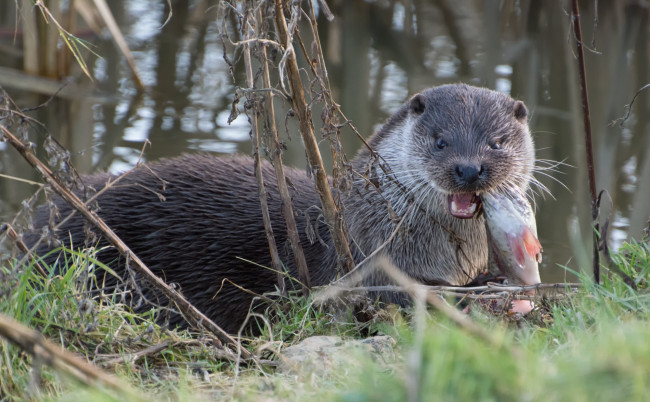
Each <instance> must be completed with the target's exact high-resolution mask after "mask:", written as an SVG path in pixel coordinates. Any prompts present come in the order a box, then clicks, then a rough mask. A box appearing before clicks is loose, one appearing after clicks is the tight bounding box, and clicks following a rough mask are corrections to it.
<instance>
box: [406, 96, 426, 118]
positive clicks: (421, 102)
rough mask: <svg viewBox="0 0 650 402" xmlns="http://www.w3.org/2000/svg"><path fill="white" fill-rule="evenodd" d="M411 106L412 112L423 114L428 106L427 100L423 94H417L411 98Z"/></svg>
mask: <svg viewBox="0 0 650 402" xmlns="http://www.w3.org/2000/svg"><path fill="white" fill-rule="evenodd" d="M409 107H410V109H411V112H413V113H415V114H422V113H424V109H426V107H427V101H426V99H425V98H424V95H422V94H417V95H415V96H414V97H412V98H411V103H410V104H409Z"/></svg>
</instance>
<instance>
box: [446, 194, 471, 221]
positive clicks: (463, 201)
mask: <svg viewBox="0 0 650 402" xmlns="http://www.w3.org/2000/svg"><path fill="white" fill-rule="evenodd" d="M448 201H449V212H450V213H451V214H452V215H453V216H455V217H457V218H461V219H468V218H472V217H473V216H474V214H475V213H476V211H477V209H478V198H477V197H476V194H452V195H450V196H449V199H448Z"/></svg>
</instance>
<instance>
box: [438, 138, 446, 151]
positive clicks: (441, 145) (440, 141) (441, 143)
mask: <svg viewBox="0 0 650 402" xmlns="http://www.w3.org/2000/svg"><path fill="white" fill-rule="evenodd" d="M446 146H447V141H445V140H443V139H442V138H438V140H437V141H436V148H438V149H443V148H445V147H446Z"/></svg>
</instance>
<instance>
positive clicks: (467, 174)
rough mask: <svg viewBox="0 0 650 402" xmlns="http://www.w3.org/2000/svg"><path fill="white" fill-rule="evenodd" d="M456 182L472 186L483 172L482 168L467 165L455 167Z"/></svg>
mask: <svg viewBox="0 0 650 402" xmlns="http://www.w3.org/2000/svg"><path fill="white" fill-rule="evenodd" d="M454 172H455V173H456V181H457V182H458V183H460V184H474V182H476V181H477V180H478V179H479V178H480V177H481V175H482V174H483V172H484V169H483V166H479V165H473V164H467V165H456V167H455V168H454Z"/></svg>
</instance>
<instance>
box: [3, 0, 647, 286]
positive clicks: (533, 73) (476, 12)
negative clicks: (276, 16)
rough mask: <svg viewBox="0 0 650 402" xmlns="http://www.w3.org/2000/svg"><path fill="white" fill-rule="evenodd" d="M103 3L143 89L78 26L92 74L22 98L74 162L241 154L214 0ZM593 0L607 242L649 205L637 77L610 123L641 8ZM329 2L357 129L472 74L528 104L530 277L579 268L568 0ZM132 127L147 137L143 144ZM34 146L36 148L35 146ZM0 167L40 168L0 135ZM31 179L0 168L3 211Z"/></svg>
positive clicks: (113, 53) (639, 41) (583, 233)
mask: <svg viewBox="0 0 650 402" xmlns="http://www.w3.org/2000/svg"><path fill="white" fill-rule="evenodd" d="M109 3H110V7H111V8H112V10H113V13H114V15H115V18H116V20H117V22H118V24H119V26H120V28H121V29H122V32H123V33H124V35H125V36H126V39H127V42H128V44H129V46H130V48H131V49H132V51H133V54H134V57H135V60H136V64H137V68H138V70H139V72H140V74H141V76H142V79H143V81H144V83H145V85H146V86H147V90H146V91H145V92H144V93H142V94H138V92H137V91H136V90H135V89H134V85H133V81H132V79H131V73H130V70H129V69H128V67H127V65H126V63H125V61H124V60H123V58H122V57H121V55H120V54H119V53H118V51H117V50H116V48H115V46H114V45H113V43H112V42H111V41H110V39H109V38H108V37H103V36H102V37H98V36H96V35H94V34H93V33H92V32H91V31H90V30H88V29H84V28H81V29H80V31H79V32H78V35H79V36H80V37H82V38H84V39H85V40H87V41H89V42H90V43H92V44H93V45H94V46H95V47H94V51H95V52H96V53H97V54H98V55H101V58H97V57H95V56H93V55H88V56H87V60H88V64H89V66H90V69H91V71H92V73H93V75H94V77H95V82H94V83H90V82H89V80H88V79H87V78H84V77H83V76H81V74H80V73H79V72H78V71H76V72H75V74H74V78H75V79H76V82H77V83H78V84H79V85H80V87H81V89H80V90H78V91H76V92H75V93H74V94H72V95H70V96H68V97H67V98H65V99H56V100H54V101H52V102H51V103H50V104H49V105H48V107H47V108H44V109H40V110H37V111H34V112H31V113H30V116H31V117H34V118H36V119H37V120H39V121H40V122H42V123H43V124H44V127H47V132H49V133H51V134H52V135H53V136H54V137H56V138H57V140H58V141H59V142H60V143H61V144H63V145H64V146H65V147H66V148H67V149H69V150H70V151H71V152H72V155H73V156H72V161H73V163H74V164H75V166H76V167H77V169H78V170H79V171H80V172H82V173H90V172H94V171H97V170H106V169H108V170H111V171H115V172H117V171H122V170H125V169H128V168H130V167H132V166H133V165H134V164H135V163H137V161H138V159H139V158H140V155H141V152H142V149H143V148H144V153H143V154H142V155H143V158H144V160H156V159H160V158H164V157H171V156H175V155H179V154H181V153H184V152H210V153H216V154H229V153H234V152H240V153H250V150H251V146H250V139H249V135H248V122H247V121H246V119H245V117H244V116H243V115H242V116H240V118H238V119H237V120H235V122H233V123H232V124H230V125H228V124H227V119H228V116H229V114H230V107H231V102H232V100H233V94H234V91H235V88H236V85H238V84H239V83H242V82H243V71H240V70H241V68H239V67H241V63H239V64H237V65H236V66H237V67H238V68H236V70H235V72H234V76H235V78H236V79H237V80H238V84H235V83H234V82H233V78H232V76H231V75H230V74H229V72H228V65H227V64H226V62H225V61H224V59H223V57H222V45H221V41H220V39H219V37H218V34H219V32H220V30H221V27H222V25H221V23H220V22H219V21H218V20H217V14H218V7H216V5H218V2H216V1H187V0H186V1H175V2H173V5H174V10H173V16H172V18H171V20H170V21H169V22H168V23H167V24H164V22H165V20H166V19H167V16H168V11H167V10H166V8H165V7H166V6H165V3H166V2H161V1H143V0H130V1H129V0H112V1H111V2H109ZM593 3H594V2H591V1H590V2H582V9H581V12H582V18H583V19H582V21H583V22H582V25H583V30H584V33H583V35H584V38H585V41H586V43H587V45H588V46H589V47H595V48H596V50H597V52H595V51H594V52H591V51H588V52H587V53H586V63H587V73H588V81H589V91H590V92H589V95H590V97H589V101H590V106H591V116H592V129H593V136H594V155H595V159H596V176H597V188H598V189H599V190H600V189H604V190H607V192H608V197H606V201H604V204H605V210H604V212H605V213H606V214H608V215H609V217H610V219H611V223H610V230H609V235H610V243H611V245H612V246H613V247H618V246H619V245H620V244H621V242H622V241H623V240H625V239H627V238H629V237H632V238H637V239H638V238H640V237H641V233H642V229H643V228H644V227H647V220H648V217H649V215H650V158H648V155H649V154H650V143H649V141H648V138H649V136H648V133H649V132H650V123H649V116H650V102H649V100H650V89H648V90H646V91H644V92H641V93H640V94H639V96H638V97H637V98H636V100H635V102H634V105H633V107H632V110H631V113H630V116H629V118H628V119H627V120H625V121H624V122H623V123H622V126H621V125H619V124H618V123H617V124H610V123H611V122H612V121H614V120H616V119H617V118H620V117H623V116H625V114H626V113H627V109H626V105H628V104H630V102H631V101H632V98H633V96H634V94H635V93H636V91H637V90H638V89H639V88H641V87H643V86H644V85H646V84H648V83H650V76H649V75H650V68H649V65H648V60H649V57H650V55H649V52H648V43H650V41H649V40H648V39H649V36H650V31H649V30H650V23H649V21H648V15H649V11H648V8H647V7H646V8H644V6H643V5H642V4H641V3H639V2H634V1H629V2H626V1H620V2H599V16H598V21H597V24H594V22H593V20H594V19H593ZM330 5H331V8H332V11H333V12H334V14H335V16H336V19H335V20H334V21H333V22H327V21H326V20H324V19H322V18H321V19H320V20H319V28H320V37H321V41H322V44H323V48H324V54H325V58H326V64H327V67H328V71H329V73H330V81H331V85H332V89H333V93H334V97H335V99H336V100H337V101H338V103H340V104H341V105H342V107H343V110H344V112H345V114H346V115H347V117H348V118H349V119H350V120H352V121H353V123H354V124H355V126H356V127H357V128H358V129H359V130H360V132H362V133H365V134H367V135H369V134H370V133H372V131H373V130H374V129H376V128H377V127H378V126H379V125H380V124H381V123H382V122H383V121H384V119H386V118H387V117H388V116H389V115H390V113H391V112H392V111H394V110H395V109H396V108H397V107H398V106H399V105H400V104H401V103H402V102H403V101H404V100H405V99H407V98H408V96H410V95H412V94H414V93H416V92H418V91H419V90H421V89H424V88H427V87H430V86H434V85H439V84H444V83H450V82H467V83H471V84H474V85H481V86H486V87H489V88H493V89H496V90H499V91H503V92H506V93H508V94H510V95H511V96H513V97H515V98H517V99H521V100H523V101H524V102H525V103H526V105H527V107H528V109H529V111H530V116H531V118H530V125H531V129H532V132H533V136H534V139H535V142H536V148H537V150H538V158H540V159H544V160H552V161H561V162H563V165H560V166H559V167H558V170H559V172H550V171H546V172H540V173H539V174H538V175H537V177H538V178H539V179H540V180H541V181H542V182H543V183H544V184H545V185H546V186H547V187H548V188H549V189H550V191H551V193H552V195H553V196H552V197H551V196H548V195H547V196H546V197H545V198H542V197H539V196H538V197H537V202H536V212H537V220H538V228H539V237H540V241H541V243H542V245H543V247H544V263H543V264H542V267H541V274H542V279H543V280H545V281H557V280H563V279H564V278H565V277H566V273H565V270H564V269H563V268H560V266H569V267H571V268H572V269H577V268H578V267H580V266H586V267H587V268H588V267H589V262H588V261H587V259H588V258H589V256H590V251H589V250H590V245H589V244H590V241H591V236H590V224H591V220H590V201H589V199H590V197H589V194H588V185H587V176H586V163H585V156H584V153H585V152H584V140H583V128H582V114H581V113H582V112H581V103H580V93H579V85H578V73H577V64H576V60H575V57H574V51H575V45H574V40H573V36H572V33H571V30H570V19H569V17H568V15H567V11H568V10H569V9H570V7H569V4H568V3H567V2H563V1H544V2H541V1H523V0H522V1H508V2H502V1H496V0H491V1H490V0H487V1H478V0H457V1H455V2H453V6H452V5H451V2H448V1H436V2H426V1H419V0H411V1H408V0H404V1H381V2H371V1H360V0H346V1H332V2H330ZM13 7H14V2H3V3H2V5H0V34H1V35H0V52H2V53H1V54H2V56H0V65H2V66H4V67H13V68H20V66H21V58H20V53H19V50H20V43H21V38H22V33H21V32H18V33H17V34H14V27H15V24H16V22H15V10H14V9H13ZM82 26H83V25H80V27H82ZM594 27H595V31H594ZM594 32H595V34H594ZM592 38H593V39H594V40H595V42H594V43H593V44H592ZM7 81H8V80H6V79H5V80H4V81H3V79H2V77H0V83H1V84H2V85H3V87H4V88H5V89H6V90H7V91H8V92H9V93H10V94H11V95H12V96H13V97H14V99H15V100H16V102H17V103H18V105H19V106H20V107H23V108H25V107H33V106H36V105H39V104H41V103H43V102H44V101H45V100H46V99H47V97H44V96H43V95H41V94H36V93H31V92H25V91H19V90H17V89H16V87H15V85H16V84H17V82H16V81H15V80H14V81H10V82H7ZM282 127H283V126H282ZM30 135H31V137H30V139H31V140H32V141H33V142H35V143H37V144H42V141H43V139H44V138H45V135H46V130H45V129H44V128H34V129H33V130H32V132H31V134H30ZM146 141H148V142H150V143H151V145H150V146H147V147H145V142H146ZM343 143H344V147H345V150H346V152H347V153H348V155H349V156H350V157H352V156H353V155H354V153H355V152H356V149H357V148H358V147H359V141H358V140H357V139H356V138H355V137H354V135H353V134H352V132H351V131H350V130H347V129H346V130H344V131H343ZM288 145H289V150H288V151H287V154H286V160H287V163H288V164H292V165H295V166H299V167H304V166H305V165H306V162H305V160H304V152H303V151H302V149H301V144H300V141H299V136H298V134H297V132H293V133H292V135H291V141H290V142H288ZM38 152H39V155H40V156H44V154H43V151H42V147H40V148H39V150H38ZM540 166H542V167H543V166H547V164H544V163H540ZM0 173H1V174H4V175H10V176H15V177H20V178H23V179H28V180H34V181H39V178H38V175H37V174H36V173H35V172H33V171H32V170H31V168H29V166H28V165H27V164H26V163H25V162H23V161H22V160H21V157H20V156H19V155H18V154H17V153H16V152H15V151H13V150H9V149H7V146H6V144H0ZM546 174H549V175H550V176H552V177H553V178H549V177H547V176H546ZM36 188H37V187H36V186H35V185H33V184H27V183H24V182H20V181H16V180H11V179H7V178H4V177H0V215H1V217H2V220H3V221H6V220H10V219H11V217H13V215H14V214H15V212H16V211H17V210H19V209H20V208H21V201H22V200H23V199H25V198H27V197H29V196H30V195H31V194H33V193H34V191H35V190H36ZM610 200H611V202H610Z"/></svg>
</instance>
